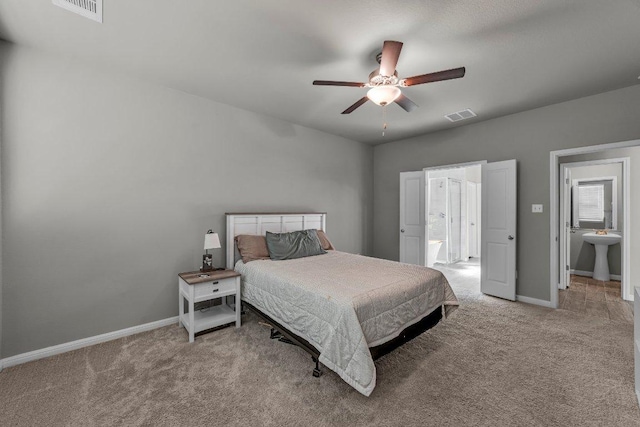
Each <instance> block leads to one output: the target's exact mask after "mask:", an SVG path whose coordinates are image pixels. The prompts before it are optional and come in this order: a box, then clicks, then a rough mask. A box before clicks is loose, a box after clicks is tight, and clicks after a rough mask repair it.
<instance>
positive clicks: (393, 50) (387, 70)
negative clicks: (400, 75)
mask: <svg viewBox="0 0 640 427" xmlns="http://www.w3.org/2000/svg"><path fill="white" fill-rule="evenodd" d="M401 50H402V43H400V42H394V41H392V40H387V41H385V42H384V45H383V46H382V58H381V59H380V74H381V75H383V76H393V74H394V73H395V72H396V65H397V64H398V58H399V57H400V51H401Z"/></svg>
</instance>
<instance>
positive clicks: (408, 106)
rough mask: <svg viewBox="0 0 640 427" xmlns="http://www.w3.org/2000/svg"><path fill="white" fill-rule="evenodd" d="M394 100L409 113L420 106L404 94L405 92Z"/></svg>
mask: <svg viewBox="0 0 640 427" xmlns="http://www.w3.org/2000/svg"><path fill="white" fill-rule="evenodd" d="M394 102H395V103H396V104H398V105H399V106H401V107H402V108H403V109H404V111H406V112H407V113H410V112H412V111H413V110H415V109H416V108H418V104H416V103H415V102H413V101H412V100H410V99H409V98H407V97H406V96H404V94H400V96H399V97H398V98H397V99H396V100H395V101H394Z"/></svg>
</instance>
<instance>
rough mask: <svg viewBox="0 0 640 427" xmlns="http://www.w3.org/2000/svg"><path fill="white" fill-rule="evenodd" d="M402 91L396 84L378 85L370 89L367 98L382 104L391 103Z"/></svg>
mask: <svg viewBox="0 0 640 427" xmlns="http://www.w3.org/2000/svg"><path fill="white" fill-rule="evenodd" d="M401 93H402V92H401V91H400V89H399V88H397V87H396V86H386V85H385V86H376V87H372V88H371V89H369V91H368V92H367V98H369V99H370V100H371V101H373V102H375V103H376V104H378V105H380V106H384V105H388V104H391V103H392V102H393V101H395V100H396V99H398V97H399V96H400V94H401Z"/></svg>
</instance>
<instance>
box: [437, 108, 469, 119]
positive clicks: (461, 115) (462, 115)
mask: <svg viewBox="0 0 640 427" xmlns="http://www.w3.org/2000/svg"><path fill="white" fill-rule="evenodd" d="M444 117H445V118H446V119H447V120H449V121H450V122H459V121H460V120H465V119H470V118H471V117H476V113H474V112H473V111H471V110H470V109H469V108H466V109H464V110H461V111H456V112H455V113H451V114H447V115H446V116H444Z"/></svg>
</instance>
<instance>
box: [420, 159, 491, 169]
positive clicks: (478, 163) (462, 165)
mask: <svg viewBox="0 0 640 427" xmlns="http://www.w3.org/2000/svg"><path fill="white" fill-rule="evenodd" d="M486 164H487V161H486V160H478V161H476V162H466V163H455V164H453V165H443V166H429V167H427V168H423V169H422V170H423V171H425V172H427V171H435V170H440V169H457V168H468V167H472V166H481V165H486Z"/></svg>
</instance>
